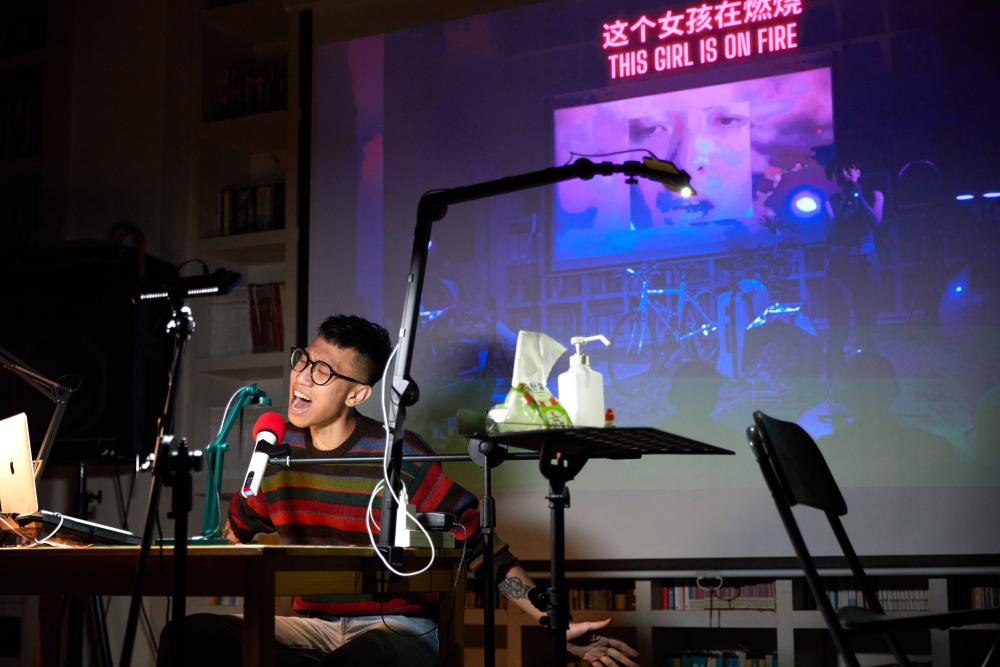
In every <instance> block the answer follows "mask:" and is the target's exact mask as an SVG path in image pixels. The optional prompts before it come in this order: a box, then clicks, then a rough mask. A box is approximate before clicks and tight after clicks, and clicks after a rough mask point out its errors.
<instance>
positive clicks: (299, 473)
mask: <svg viewBox="0 0 1000 667" xmlns="http://www.w3.org/2000/svg"><path fill="white" fill-rule="evenodd" d="M283 442H284V444H286V445H288V446H289V448H290V452H291V457H292V458H293V459H297V458H298V459H302V458H330V459H337V458H351V457H370V456H382V454H383V452H384V451H385V432H384V431H383V429H382V425H381V424H380V423H379V422H377V421H374V420H372V419H368V418H367V417H364V416H362V415H360V414H359V415H357V426H356V427H355V429H354V432H353V433H352V434H351V436H350V437H349V438H348V439H347V441H346V442H344V444H342V445H341V446H340V447H338V448H337V449H334V450H332V451H324V450H318V449H316V448H315V447H313V444H312V439H311V437H310V435H309V432H308V431H302V430H300V429H298V428H296V427H294V426H292V425H291V424H288V425H287V429H286V433H285V439H284V441H283ZM432 453H433V452H432V451H431V449H430V448H429V447H428V446H427V444H426V443H424V442H423V441H422V440H421V439H420V438H419V437H417V436H416V435H415V434H413V433H410V432H409V431H408V432H407V433H406V436H405V438H404V440H403V455H404V456H415V455H420V454H432ZM401 477H402V480H403V483H404V484H405V485H406V492H407V495H409V497H410V502H411V503H413V504H414V505H416V508H417V511H418V512H448V513H451V514H454V515H455V516H456V517H458V520H459V522H460V523H462V524H463V525H464V526H465V529H466V531H467V534H468V538H469V546H470V551H471V553H472V559H471V568H472V569H475V568H476V567H477V566H478V565H479V564H480V563H481V561H482V556H481V551H482V540H481V537H480V534H479V513H478V511H477V506H478V502H477V500H476V498H475V496H473V495H472V494H471V493H469V492H468V491H466V490H465V489H463V488H462V487H461V486H459V485H458V484H456V483H455V482H453V481H452V480H451V479H449V478H448V477H447V476H446V475H445V474H444V471H443V469H442V468H441V464H440V463H413V462H407V461H404V463H403V466H402V471H401ZM381 479H382V465H381V463H358V464H356V465H351V464H339V465H327V466H323V465H305V466H293V467H291V468H283V469H281V470H270V471H268V474H267V475H266V476H265V477H264V479H263V481H262V482H261V487H260V493H259V494H258V495H256V496H254V497H252V498H243V497H242V496H241V495H240V494H238V493H237V494H234V496H233V499H232V501H231V503H230V506H229V524H230V526H231V527H232V530H233V533H234V534H235V535H236V537H237V538H238V539H239V540H240V541H241V542H249V541H250V540H252V539H253V536H254V535H255V534H257V533H274V532H277V533H278V536H279V538H280V541H281V543H282V544H324V545H337V546H340V545H348V546H367V545H368V544H369V541H368V533H367V531H366V529H365V512H366V510H367V507H368V499H369V496H370V494H371V491H372V489H373V488H374V487H375V484H377V483H378V482H379V481H380V480H381ZM372 511H373V513H374V516H375V519H376V521H378V520H379V518H380V515H381V500H380V499H376V501H375V503H374V505H373V507H372ZM376 537H377V533H376ZM456 537H461V531H457V532H456ZM495 553H496V559H495V567H497V568H498V569H499V570H500V571H504V570H505V569H506V568H508V567H509V566H510V565H512V564H514V563H515V562H516V561H515V559H514V557H513V556H512V555H511V554H510V552H509V551H508V550H507V548H506V545H504V544H503V543H501V542H499V541H497V542H495ZM435 602H436V597H435V596H434V595H433V594H428V595H425V596H418V597H408V598H402V597H399V598H393V599H391V600H389V601H387V602H385V603H382V604H380V603H378V602H376V601H374V600H373V599H372V598H371V597H370V596H357V595H324V596H300V597H296V598H295V603H294V609H295V610H296V611H299V612H303V613H317V614H326V615H334V616H360V615H368V614H379V613H386V614H390V613H391V614H409V615H425V614H428V613H430V612H431V610H432V608H433V605H434V604H435Z"/></svg>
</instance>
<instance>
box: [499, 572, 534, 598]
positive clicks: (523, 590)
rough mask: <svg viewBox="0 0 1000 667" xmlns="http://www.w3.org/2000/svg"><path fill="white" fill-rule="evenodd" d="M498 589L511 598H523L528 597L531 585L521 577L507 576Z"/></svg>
mask: <svg viewBox="0 0 1000 667" xmlns="http://www.w3.org/2000/svg"><path fill="white" fill-rule="evenodd" d="M497 589H498V590H499V591H500V592H501V593H503V594H504V595H506V596H507V597H508V598H509V599H511V600H523V599H525V598H527V597H528V590H530V587H529V586H528V584H526V583H524V580H523V579H521V578H520V577H507V578H506V579H504V580H503V581H501V582H500V584H499V585H498V586H497Z"/></svg>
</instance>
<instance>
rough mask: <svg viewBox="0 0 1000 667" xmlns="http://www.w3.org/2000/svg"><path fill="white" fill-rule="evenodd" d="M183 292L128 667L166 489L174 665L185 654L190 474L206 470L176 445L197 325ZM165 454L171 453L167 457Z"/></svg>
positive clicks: (125, 656) (135, 589) (126, 651)
mask: <svg viewBox="0 0 1000 667" xmlns="http://www.w3.org/2000/svg"><path fill="white" fill-rule="evenodd" d="M183 295H184V292H183V291H174V292H172V293H171V294H170V297H169V298H170V306H171V310H172V315H171V318H170V321H169V322H167V327H166V330H167V333H172V334H173V336H174V352H173V361H172V363H171V368H170V372H169V374H168V376H167V397H166V401H165V402H164V406H163V413H162V414H161V415H160V420H159V429H158V433H157V438H156V444H155V449H154V451H153V477H152V481H151V482H150V487H149V498H148V501H147V503H146V521H145V525H144V528H143V531H142V546H141V547H140V548H139V559H138V563H137V565H136V573H135V583H134V584H133V586H132V597H131V600H130V603H129V610H128V621H127V623H126V626H125V640H124V643H123V645H122V655H121V661H120V662H119V665H120V666H121V667H129V665H131V662H132V649H133V645H134V644H135V634H136V629H137V626H138V621H139V607H140V605H141V604H142V593H143V583H144V579H145V574H146V563H147V561H148V559H149V550H150V547H151V546H152V543H153V526H154V525H155V524H156V519H157V512H158V507H159V501H160V489H161V486H162V485H163V484H166V485H168V486H173V493H172V494H171V511H170V514H168V516H169V517H170V518H172V519H173V520H174V526H175V528H174V581H173V584H174V586H173V606H172V609H173V621H174V627H175V633H174V634H173V637H174V647H175V650H173V651H171V653H172V655H173V656H174V662H175V664H178V665H179V664H180V660H181V659H182V655H181V651H180V650H178V649H180V648H181V647H182V646H183V645H184V616H185V612H186V595H187V533H188V527H187V518H188V512H190V510H191V504H192V501H191V471H192V470H200V469H201V462H202V459H201V452H200V451H193V452H192V451H190V450H189V449H188V446H187V442H186V441H185V440H184V439H183V438H181V439H176V438H175V437H174V435H173V429H174V407H175V405H176V401H177V391H176V389H177V384H178V383H179V381H180V375H181V362H182V361H183V357H184V349H185V345H186V344H187V342H188V340H189V339H190V338H191V335H192V334H193V333H194V329H195V322H194V317H193V316H192V314H191V309H190V308H189V307H188V306H187V305H186V304H185V303H184V302H183ZM164 450H166V453H165V451H164Z"/></svg>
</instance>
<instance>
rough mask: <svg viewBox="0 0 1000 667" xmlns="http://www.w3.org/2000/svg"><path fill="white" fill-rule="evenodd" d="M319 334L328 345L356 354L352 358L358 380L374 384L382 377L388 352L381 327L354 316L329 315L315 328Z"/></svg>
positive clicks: (387, 343) (386, 335) (387, 334)
mask: <svg viewBox="0 0 1000 667" xmlns="http://www.w3.org/2000/svg"><path fill="white" fill-rule="evenodd" d="M319 335H320V336H322V337H323V340H325V341H326V342H327V343H330V344H331V345H336V346H337V347H342V348H345V349H352V350H354V351H356V352H357V353H358V354H357V356H356V357H355V358H354V366H355V370H356V371H357V372H358V375H359V376H360V377H359V378H358V379H362V380H365V381H366V382H367V383H368V384H370V385H374V384H375V383H376V382H378V381H379V379H380V378H381V377H382V373H383V371H385V365H386V363H387V362H388V361H389V354H390V353H391V352H392V344H391V343H390V342H389V332H388V331H386V329H385V327H382V326H379V325H378V324H375V323H374V322H369V321H368V320H366V319H365V318H363V317H358V316H357V315H331V316H330V317H328V318H326V319H325V320H323V323H322V324H320V325H319Z"/></svg>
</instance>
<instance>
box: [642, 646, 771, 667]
mask: <svg viewBox="0 0 1000 667" xmlns="http://www.w3.org/2000/svg"><path fill="white" fill-rule="evenodd" d="M659 665H661V667H777V665H778V656H777V655H776V654H774V653H768V654H765V655H759V654H748V653H747V652H746V651H735V650H734V651H726V650H722V651H687V652H685V653H681V654H677V655H667V656H664V657H663V659H662V660H660V661H659Z"/></svg>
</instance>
